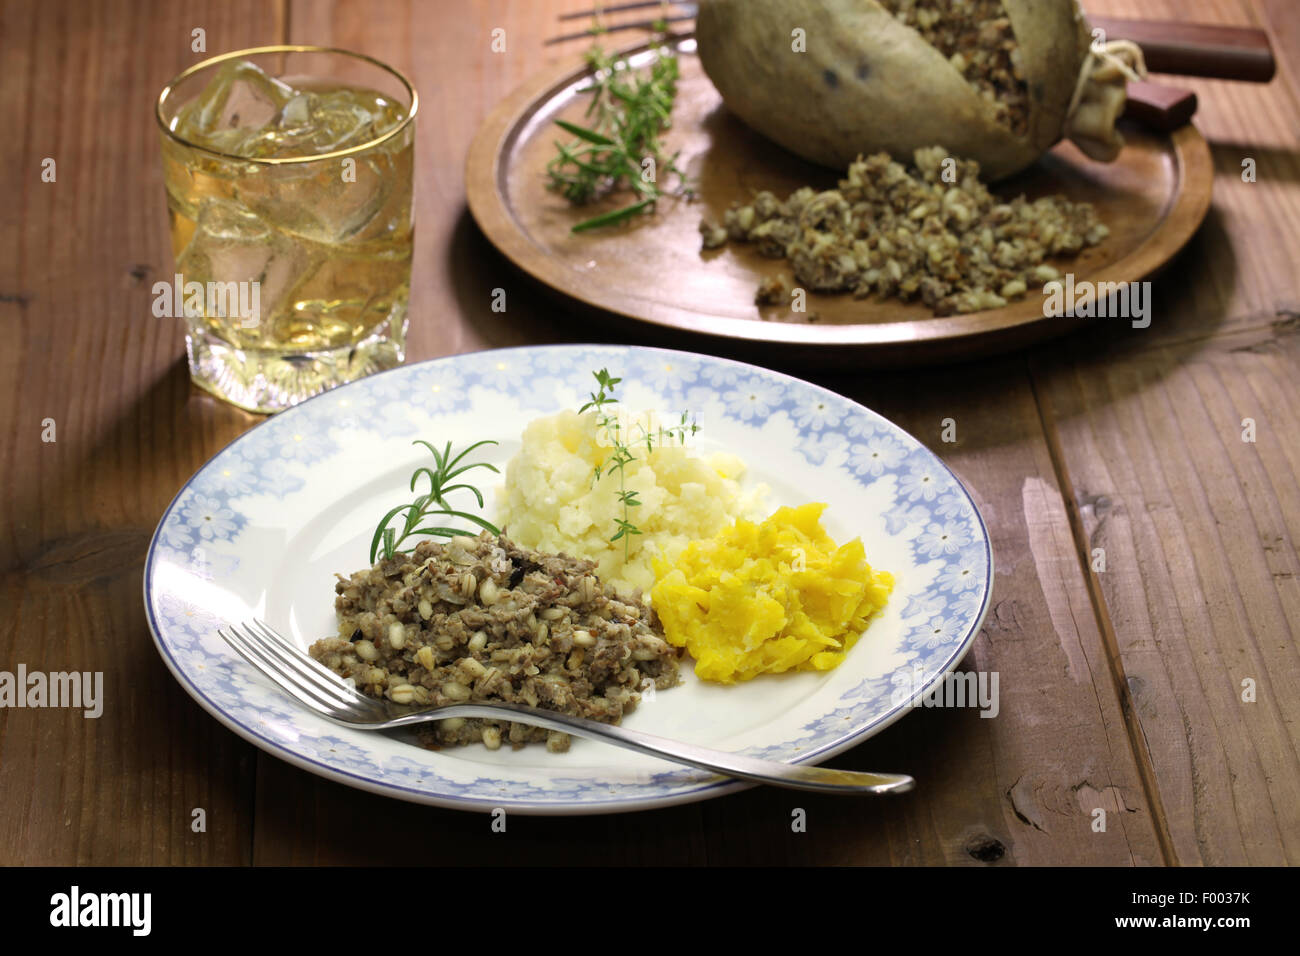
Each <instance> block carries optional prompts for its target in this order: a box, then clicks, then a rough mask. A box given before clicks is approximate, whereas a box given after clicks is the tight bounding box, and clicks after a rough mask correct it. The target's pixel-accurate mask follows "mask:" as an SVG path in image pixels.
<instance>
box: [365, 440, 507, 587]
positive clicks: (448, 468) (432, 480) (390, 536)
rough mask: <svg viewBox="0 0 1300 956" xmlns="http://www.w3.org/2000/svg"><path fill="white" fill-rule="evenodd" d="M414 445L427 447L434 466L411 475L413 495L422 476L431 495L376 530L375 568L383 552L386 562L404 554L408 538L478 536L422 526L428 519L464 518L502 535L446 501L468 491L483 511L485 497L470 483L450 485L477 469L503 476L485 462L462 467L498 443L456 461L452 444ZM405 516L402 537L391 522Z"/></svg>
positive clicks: (372, 558)
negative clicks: (452, 452) (402, 551)
mask: <svg viewBox="0 0 1300 956" xmlns="http://www.w3.org/2000/svg"><path fill="white" fill-rule="evenodd" d="M411 444H413V445H423V446H424V447H425V448H427V449H429V451H430V452H432V453H433V460H434V466H433V467H429V466H428V465H426V466H424V467H423V468H417V469H416V470H415V474H413V475H411V490H412V491H414V490H415V486H416V484H417V482H419V480H420V476H421V475H423V476H424V477H425V478H427V479H428V480H429V491H428V493H427V494H423V495H420V496H419V497H417V498H416V499H415V500H414V501H412V502H411V503H410V504H405V505H398V506H397V507H396V508H393V509H392V510H391V511H389V512H388V514H386V515H384V520H383V521H381V522H379V526H378V527H377V528H375V536H374V537H373V538H371V539H370V563H371V564H373V563H374V562H375V559H376V557H377V555H378V554H379V553H380V550H381V549H382V551H383V555H384V557H385V558H391V557H393V555H395V554H398V553H399V552H400V551H401V549H400V548H399V547H398V546H399V545H400V544H402V543H403V542H404V541H406V539H407V538H410V537H414V536H416V535H434V536H436V537H442V538H451V537H455V536H457V535H466V536H468V537H473V536H474V532H472V531H466V530H465V529H463V528H449V527H444V526H442V525H436V524H433V525H424V524H422V522H424V521H425V519H429V518H434V519H436V518H439V517H443V516H445V517H448V518H463V519H465V520H466V521H469V522H470V523H472V524H475V525H478V527H480V528H482V529H484V530H485V531H491V532H492V533H493V534H500V533H501V532H500V531H498V530H497V527H496V525H494V524H492V523H491V522H490V521H486V520H484V519H483V518H480V517H479V516H478V515H475V514H470V513H469V512H467V511H458V510H456V509H454V508H452V507H451V506H450V505H448V504H447V500H446V497H447V495H449V494H451V493H452V492H453V491H460V490H463V489H468V490H469V491H472V492H473V493H474V497H475V498H476V499H477V500H478V506H479V507H480V508H482V507H483V493H482V492H481V491H479V490H478V489H477V488H475V487H474V486H473V485H471V484H468V483H466V482H460V483H458V484H450V482H452V481H454V480H455V479H456V478H459V477H460V476H461V475H463V474H464V473H465V472H467V471H470V470H472V469H474V468H487V469H488V470H489V471H493V472H497V474H500V472H499V471H497V468H496V466H495V465H490V464H488V463H487V462H485V461H476V462H471V463H469V464H461V462H463V461H464V460H465V456H466V455H468V454H469V453H470V452H472V451H473V450H474V449H475V448H478V447H479V446H481V445H495V444H496V442H494V441H488V440H484V441H477V442H475V443H474V444H472V445H470V446H469V447H468V448H466V449H464V450H463V451H461V453H460V454H458V455H457V456H456V457H455V458H453V457H452V455H451V442H447V445H446V447H445V448H444V449H443V450H442V451H439V450H438V449H437V448H434V447H433V445H431V444H429V443H428V442H427V441H424V440H422V439H416V440H415V441H413V442H412V443H411ZM403 512H405V513H406V514H405V517H404V518H403V519H402V524H401V533H400V534H398V530H397V528H390V527H389V522H391V521H392V520H393V519H394V518H396V517H397V516H398V515H399V514H402V513H403Z"/></svg>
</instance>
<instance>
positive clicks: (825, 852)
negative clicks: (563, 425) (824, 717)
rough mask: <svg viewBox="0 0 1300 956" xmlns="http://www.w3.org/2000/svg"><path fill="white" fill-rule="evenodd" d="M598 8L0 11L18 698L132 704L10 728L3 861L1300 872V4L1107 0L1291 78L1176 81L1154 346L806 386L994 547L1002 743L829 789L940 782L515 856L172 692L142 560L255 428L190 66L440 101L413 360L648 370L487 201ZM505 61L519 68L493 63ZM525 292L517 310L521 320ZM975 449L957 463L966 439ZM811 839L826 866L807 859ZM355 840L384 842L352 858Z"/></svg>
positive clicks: (927, 727)
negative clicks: (63, 687)
mask: <svg viewBox="0 0 1300 956" xmlns="http://www.w3.org/2000/svg"><path fill="white" fill-rule="evenodd" d="M583 5H584V3H583V0H536V2H530V3H523V2H519V0H515V2H506V0H479V2H472V3H460V4H450V3H442V2H428V3H424V2H416V0H406V2H401V0H392V2H379V0H376V2H371V3H366V2H361V0H339V2H315V0H287V2H286V0H281V2H274V3H258V2H254V0H235V2H231V0H201V2H200V0H195V2H188V0H187V2H184V3H180V2H171V0H148V2H128V0H109V2H102V3H93V4H82V3H78V2H76V0H39V2H38V0H3V2H0V63H3V64H4V71H3V79H0V115H2V116H3V128H4V129H5V130H6V135H5V136H4V137H3V138H0V169H3V170H4V171H5V175H6V177H7V180H8V182H7V186H8V189H7V194H6V195H7V201H5V202H3V203H0V323H2V327H3V339H2V340H0V341H3V347H2V348H0V395H3V401H2V402H0V437H2V438H3V441H0V475H2V476H3V488H4V496H3V501H2V503H0V601H2V602H3V607H2V610H3V613H2V614H0V670H7V671H10V672H14V671H16V669H17V668H18V666H19V665H20V664H24V665H26V666H27V667H28V668H29V669H43V670H47V671H55V670H72V669H76V670H83V671H85V670H89V671H102V672H103V674H104V684H105V686H104V697H105V706H104V713H103V715H102V716H101V717H100V718H98V719H86V718H83V717H82V715H81V714H80V713H79V712H71V711H61V710H29V709H14V708H7V709H0V770H2V771H3V772H0V863H3V864H128V865H129V864H249V863H253V864H318V863H366V864H376V863H409V862H431V863H443V864H448V863H450V864H458V863H464V864H471V865H472V864H479V863H488V862H496V863H511V864H551V863H576V864H773V863H792V864H957V865H971V866H1008V865H1026V864H1063V865H1092V864H1114V865H1133V866H1152V865H1164V864H1170V865H1177V864H1182V865H1196V864H1225V863H1246V864H1278V863H1295V862H1300V756H1298V754H1300V732H1298V731H1297V727H1300V693H1297V692H1298V691H1300V651H1298V650H1297V644H1296V637H1297V631H1298V630H1300V559H1298V558H1297V552H1296V542H1297V539H1298V538H1300V437H1298V433H1297V423H1298V421H1300V411H1298V410H1300V384H1298V383H1300V374H1298V373H1300V334H1297V333H1300V278H1298V275H1300V144H1298V143H1297V131H1298V130H1300V26H1298V25H1297V21H1296V18H1295V16H1294V10H1293V9H1292V8H1291V5H1290V2H1289V0H1186V2H1177V0H1144V2H1142V3H1141V4H1139V3H1138V2H1137V0H1091V2H1090V3H1089V4H1088V7H1089V9H1090V10H1092V11H1094V12H1096V13H1100V14H1111V15H1116V16H1124V15H1128V16H1137V15H1141V16H1145V17H1148V18H1165V19H1181V20H1196V21H1201V22H1206V23H1221V24H1236V25H1249V26H1258V27H1263V28H1264V29H1267V30H1268V31H1269V32H1270V34H1271V36H1272V40H1273V43H1274V46H1275V51H1276V53H1277V57H1278V63H1279V69H1278V75H1277V77H1276V79H1274V81H1273V82H1272V83H1270V84H1267V85H1252V84H1230V83H1222V82H1216V81H1210V80H1190V79H1187V80H1184V79H1178V80H1177V81H1176V82H1178V83H1181V84H1183V85H1185V86H1187V87H1189V88H1191V89H1194V90H1195V91H1196V93H1197V95H1198V97H1199V101H1200V109H1199V113H1198V116H1197V120H1196V122H1197V123H1198V125H1199V126H1200V128H1201V130H1202V131H1203V132H1204V134H1205V136H1206V137H1207V139H1208V140H1209V141H1210V143H1211V147H1212V151H1213V156H1214V162H1215V170H1216V179H1215V192H1214V205H1213V208H1212V210H1211V212H1210V214H1209V217H1208V219H1207V220H1206V222H1205V225H1204V226H1203V227H1202V229H1201V230H1200V232H1199V233H1198V234H1197V236H1196V237H1195V238H1194V239H1193V241H1192V242H1191V243H1190V245H1189V246H1188V247H1187V249H1186V250H1185V251H1184V252H1183V253H1182V255H1180V256H1179V258H1178V259H1176V260H1175V262H1174V263H1173V264H1172V266H1171V267H1170V268H1168V269H1167V270H1166V271H1165V272H1163V273H1162V274H1161V275H1159V276H1158V277H1156V279H1155V280H1154V301H1155V303H1156V313H1155V316H1154V320H1153V322H1152V324H1151V327H1150V328H1149V329H1145V330H1130V329H1127V328H1117V327H1115V326H1114V325H1112V326H1109V327H1107V326H1105V325H1104V323H1103V324H1099V325H1095V326H1093V327H1090V328H1088V329H1085V330H1083V331H1081V332H1079V333H1076V334H1072V335H1071V336H1069V337H1067V338H1064V339H1061V340H1058V341H1056V342H1054V343H1049V344H1047V345H1044V346H1041V347H1038V348H1036V349H1034V350H1032V351H1029V352H1021V353H1015V354H1011V355H1007V356H1003V357H1000V358H996V359H992V360H988V361H984V362H980V363H978V364H969V365H964V366H951V367H947V368H941V369H931V370H920V371H918V370H909V371H907V372H898V373H890V372H885V373H879V372H873V373H871V374H870V375H862V374H857V375H855V374H852V373H843V372H841V373H835V374H819V373H817V372H809V371H808V370H807V369H801V370H796V371H798V372H799V373H800V374H802V375H803V376H804V377H809V378H811V379H813V380H815V381H817V382H819V383H820V384H823V385H826V386H828V387H830V388H832V389H834V390H836V391H839V392H842V393H843V394H845V395H848V396H850V397H852V398H854V399H856V400H858V401H861V402H863V403H864V404H866V405H868V406H870V407H872V408H874V409H876V410H877V411H879V412H881V413H882V414H884V415H885V416H887V417H889V418H891V419H893V420H894V421H897V422H898V423H899V424H900V425H902V426H903V427H904V428H906V429H907V430H909V431H910V432H912V433H913V434H915V435H917V436H918V437H919V438H920V439H921V440H922V441H924V442H926V443H927V444H928V445H929V446H930V447H931V448H932V449H934V451H935V452H936V453H937V454H939V455H940V456H941V457H942V458H943V459H944V460H945V461H946V462H947V463H948V464H949V465H950V466H951V467H952V468H953V469H954V470H955V471H956V472H957V473H958V474H959V475H960V476H961V477H962V478H963V480H964V481H966V482H967V484H968V485H969V487H970V488H971V489H972V492H973V494H974V495H975V498H976V500H977V503H978V505H979V507H980V509H981V511H982V512H983V514H984V516H985V518H986V520H987V522H988V525H989V528H990V531H991V533H992V539H993V548H994V553H995V561H996V565H997V575H996V581H995V586H994V594H993V598H994V604H993V608H992V610H991V612H990V614H989V617H988V619H987V621H986V623H985V626H984V628H983V630H982V631H981V633H980V635H979V637H978V638H977V640H976V642H975V644H974V647H973V649H972V651H971V653H970V655H969V656H968V658H967V660H966V662H965V663H964V665H963V667H964V668H966V669H975V670H981V671H997V672H998V673H999V675H1000V690H1001V710H1000V713H999V714H998V716H997V717H996V718H994V719H987V720H986V719H982V718H980V716H979V714H978V712H977V711H975V710H969V709H949V710H944V709H934V710H918V711H917V712H915V713H914V714H911V715H909V716H908V717H907V718H906V719H905V720H903V721H901V722H900V723H898V724H897V725H895V726H894V727H892V728H891V729H890V730H888V731H887V732H885V733H883V734H881V735H880V736H878V737H876V738H873V739H871V740H869V741H867V742H865V743H863V744H862V745H860V746H858V747H856V748H854V749H853V750H851V751H849V752H847V753H845V754H843V755H841V756H839V757H837V758H835V759H834V760H833V761H832V763H833V765H835V766H841V767H846V768H854V769H863V770H866V769H888V770H902V771H906V772H909V773H912V774H913V775H915V776H916V777H917V779H918V780H919V781H920V785H919V787H918V788H917V790H916V791H914V792H913V793H911V794H908V795H907V796H905V797H901V798H896V799H887V800H872V801H849V800H843V799H834V798H829V797H820V796H816V795H811V794H798V795H794V794H792V793H790V792H783V791H777V790H771V789H764V788H760V789H755V790H749V791H746V792H744V793H741V794H738V795H733V796H729V797H725V798H722V799H719V800H714V801H709V802H705V803H701V804H695V805H690V806H682V807H677V808H672V809H667V810H660V811H649V812H642V813H634V814H626V815H621V816H606V817H588V818H580V819H554V818H530V817H513V818H512V819H511V820H510V822H509V826H508V831H507V834H506V835H501V834H494V833H492V832H491V830H490V829H489V820H488V818H486V817H484V816H480V815H475V814H469V813H461V812H457V811H449V810H441V809H435V808H430V807H422V806H416V805H412V804H406V803H402V802H399V801H395V800H389V799H386V798H382V797H377V796H373V795H369V794H365V793H362V792H360V791H357V790H353V789H350V788H348V787H344V786H342V785H340V784H336V783H332V782H328V781H325V780H322V779H320V778H318V777H315V776H313V775H311V774H308V773H305V772H303V771H300V770H298V769H296V768H294V767H291V766H290V765H288V764H286V763H283V762H281V761H279V760H277V759H275V758H273V757H270V756H268V755H266V754H265V753H263V752H262V751H260V750H258V749H256V748H254V747H252V746H251V745H249V744H247V743H245V742H244V741H243V740H241V739H240V738H238V737H236V736H235V735H233V734H232V733H230V732H229V731H227V730H225V729H224V728H223V727H222V726H220V725H219V724H218V723H217V722H216V721H215V720H213V719H212V718H210V717H209V716H208V715H207V714H206V713H204V712H203V711H202V710H201V709H200V708H199V707H198V705H197V704H195V703H194V702H193V701H192V700H191V699H190V698H189V697H188V696H187V695H186V694H185V693H184V691H182V690H181V688H180V687H179V686H178V685H177V684H176V682H175V681H174V680H173V679H172V678H171V677H170V675H169V674H168V672H167V670H166V668H165V667H164V666H163V664H162V662H161V661H160V659H159V657H158V655H157V653H156V652H155V650H154V647H153V644H152V641H151V639H150V636H149V631H148V627H147V625H146V623H145V618H144V610H143V605H142V601H141V575H142V570H143V560H144V553H145V548H146V546H147V543H148V541H149V537H150V535H151V533H152V531H153V529H154V526H155V524H156V522H157V520H158V518H159V516H160V515H161V513H162V511H163V509H164V508H165V506H166V505H167V502H168V501H169V500H170V499H171V496H172V495H173V494H174V493H175V492H176V490H177V489H178V488H179V487H180V486H181V484H182V483H183V482H184V481H185V480H186V478H188V477H189V476H190V475H191V474H192V473H193V472H194V471H195V470H196V469H197V468H198V467H199V466H200V465H202V463H203V462H204V461H205V460H206V459H207V458H208V457H209V456H211V455H212V454H213V453H214V452H215V451H217V450H218V449H219V448H221V447H222V446H223V445H224V444H226V443H227V442H229V441H230V440H231V439H233V438H235V437H236V436H238V435H239V434H241V433H242V432H243V431H245V430H247V429H248V428H250V427H251V426H253V425H254V424H256V422H257V421H258V420H259V419H257V418H256V417H255V416H252V415H248V414H245V413H243V412H241V411H239V410H237V409H234V408H232V407H230V406H227V405H224V404H222V403H220V402H218V401H216V400H214V399H212V398H211V397H209V396H208V395H206V394H204V393H202V392H200V391H198V390H197V389H195V388H193V387H192V386H191V385H190V383H189V380H188V374H187V371H186V366H185V359H184V341H183V336H182V332H181V329H180V327H179V324H178V323H177V322H175V321H173V320H160V319H156V318H153V317H152V314H151V309H150V303H151V291H150V290H151V286H152V284H153V282H154V281H155V280H156V279H158V278H164V279H166V278H169V277H170V275H171V273H172V259H171V254H170V251H169V242H168V236H167V221H166V214H165V206H164V197H163V190H162V179H161V165H160V161H159V156H158V142H157V132H156V129H155V126H154V124H153V120H152V116H151V106H152V101H153V99H154V97H155V96H156V95H157V92H158V91H159V89H161V87H162V85H163V84H164V83H165V82H166V81H167V80H168V79H169V78H170V77H172V76H173V75H174V74H176V73H177V72H179V71H180V70H181V69H183V68H184V67H186V66H188V65H190V64H191V63H193V62H195V61H196V60H198V59H200V58H202V56H203V55H204V54H202V53H199V52H195V50H194V49H193V47H194V44H195V37H196V36H198V35H201V36H202V38H203V40H204V45H205V47H206V51H207V53H208V54H211V53H216V52H221V51H224V50H229V49H236V48H239V47H245V46H254V45H260V44H266V43H274V42H294V43H318V44H326V45H334V46H341V47H346V48H350V49H356V50H361V51H364V52H366V53H369V54H371V55H373V56H375V57H378V58H380V59H382V60H385V61H387V62H390V63H392V64H393V65H395V66H397V67H398V68H399V69H402V70H403V71H405V72H406V73H407V74H408V75H410V76H411V77H412V78H413V79H414V81H415V83H416V86H417V88H418V89H419V92H420V96H421V100H422V105H421V110H422V113H421V116H420V119H419V123H418V126H419V132H418V137H419V138H418V144H417V155H418V157H419V166H418V169H419V172H418V177H419V178H418V183H417V212H416V215H417V223H418V230H417V240H416V251H415V268H414V274H413V289H412V314H413V316H414V319H413V323H412V329H411V335H410V354H411V358H412V359H413V360H419V359H425V358H431V357H435V356H440V355H448V354H455V353H460V352H467V351H473V350H477V349H483V348H492V347H500V346H508V345H517V344H535V343H548V342H567V341H591V340H599V341H608V340H615V339H616V340H618V341H636V339H635V338H633V337H631V336H633V335H634V334H635V333H629V332H628V331H627V330H626V329H622V328H620V329H619V330H618V331H617V334H616V335H615V334H614V333H613V332H612V331H611V330H610V329H609V328H607V327H606V326H604V325H603V324H602V323H601V322H599V321H596V320H593V319H592V318H591V317H589V316H587V317H584V316H577V315H571V314H569V313H568V312H567V310H566V308H565V305H564V303H563V302H560V301H557V300H556V299H554V298H553V297H550V296H548V295H547V294H546V293H545V292H544V291H543V290H541V289H539V288H537V287H536V286H535V285H533V284H531V283H530V282H529V281H528V280H526V279H524V278H523V277H521V276H520V275H518V274H517V273H515V272H514V271H513V270H512V269H511V268H510V267H509V266H508V265H507V263H506V262H505V261H504V260H503V259H502V258H501V257H500V256H498V255H497V254H496V253H495V251H494V250H493V249H492V248H491V246H489V245H488V244H487V243H486V242H485V240H484V239H483V238H482V236H481V235H480V234H479V233H478V231H477V229H476V227H475V226H474V224H473V222H472V221H471V219H470V218H469V215H468V213H467V211H466V208H465V202H464V187H463V168H462V167H463V160H464V156H465V151H466V149H467V147H468V144H469V142H470V139H471V137H472V136H473V133H474V131H475V129H476V127H477V125H478V123H479V122H480V120H481V119H482V118H483V117H484V116H485V115H486V114H487V112H488V111H489V110H490V109H491V107H492V106H493V105H494V104H495V103H496V102H497V101H498V100H499V99H500V98H501V97H503V96H504V95H506V94H507V93H508V92H509V91H511V90H512V89H513V88H515V87H516V86H517V85H518V84H520V83H522V82H523V81H524V80H525V79H526V78H527V77H528V76H529V75H531V74H533V73H534V72H535V71H537V70H539V69H541V68H543V67H545V66H547V65H549V64H552V63H554V62H557V61H558V59H560V58H561V57H564V56H566V55H569V54H571V52H572V47H569V48H568V49H567V50H556V49H553V48H547V47H543V46H542V44H541V42H540V41H541V39H542V38H543V37H546V36H549V35H551V34H553V33H555V32H557V24H556V21H555V17H556V15H557V14H558V13H559V12H561V11H563V10H572V9H578V8H581V7H582V6H583ZM498 28H500V29H502V30H504V31H505V33H504V41H505V49H504V51H502V52H493V50H492V39H493V32H492V31H493V30H494V29H498ZM195 31H202V33H201V34H196V33H195ZM47 160H52V161H53V163H54V166H53V168H54V169H55V171H56V172H55V176H54V181H52V182H47V181H45V179H43V178H42V172H43V170H45V169H46V168H48V166H49V164H48V163H47V162H46V161H47ZM1243 164H1245V166H1244V165H1243ZM1247 166H1248V167H1253V170H1254V176H1253V181H1247V180H1248V179H1250V178H1251V177H1243V169H1244V168H1245V167H1247ZM497 288H504V289H506V290H507V297H508V302H509V308H508V311H506V312H505V313H498V312H494V311H493V310H492V308H491V304H492V296H493V290H494V289H497ZM680 346H681V347H685V348H690V347H691V343H690V341H683V342H681V343H680ZM946 418H952V419H954V420H955V421H956V423H957V441H956V442H955V443H948V442H944V441H942V440H941V437H940V430H941V428H942V422H943V420H944V419H946ZM51 429H52V430H53V431H51ZM50 437H53V438H54V439H55V440H53V441H49V440H47V439H48V438H50ZM795 808H802V809H803V810H804V811H805V813H806V818H807V827H806V831H805V832H795V831H794V830H793V829H792V827H791V819H792V812H793V810H794V809H795ZM198 809H201V810H203V811H204V813H203V820H204V826H203V827H202V828H197V827H196V826H195V825H194V820H195V811H196V810H198ZM1098 809H1104V810H1105V811H1106V815H1105V819H1106V821H1107V823H1106V826H1105V829H1104V831H1100V832H1099V831H1098V828H1097V826H1096V821H1097V820H1098V819H1099V816H1098V814H1097V813H1096V811H1097V810H1098ZM358 828H359V830H360V832H363V833H364V834H365V839H364V841H358V840H355V839H353V838H351V837H347V836H345V835H344V834H347V833H348V832H350V831H353V832H355V830H357V829H358ZM412 834H418V835H419V836H416V837H412ZM421 841H422V842H421Z"/></svg>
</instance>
